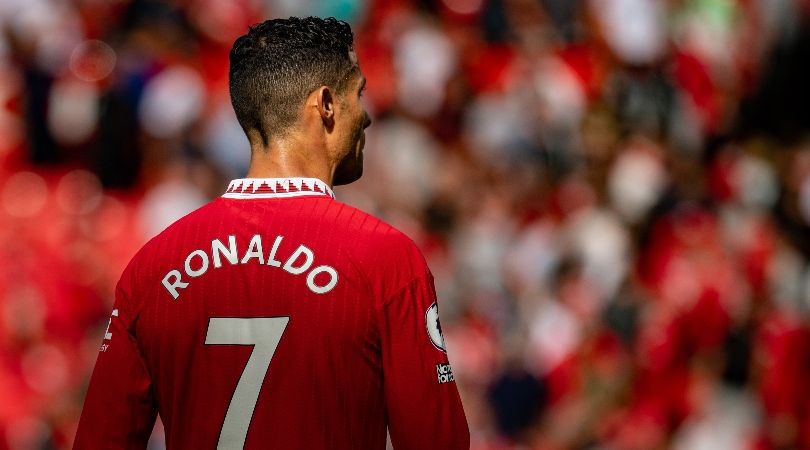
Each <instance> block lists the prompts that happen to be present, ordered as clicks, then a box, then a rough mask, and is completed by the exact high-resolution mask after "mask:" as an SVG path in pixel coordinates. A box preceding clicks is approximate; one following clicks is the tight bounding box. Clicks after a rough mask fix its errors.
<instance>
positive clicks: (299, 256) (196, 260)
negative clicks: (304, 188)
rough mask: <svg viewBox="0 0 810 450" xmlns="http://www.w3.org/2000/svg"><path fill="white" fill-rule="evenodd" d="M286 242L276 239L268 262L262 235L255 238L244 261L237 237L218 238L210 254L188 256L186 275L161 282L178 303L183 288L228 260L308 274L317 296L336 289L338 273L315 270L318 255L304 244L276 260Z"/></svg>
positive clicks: (172, 275) (309, 285)
mask: <svg viewBox="0 0 810 450" xmlns="http://www.w3.org/2000/svg"><path fill="white" fill-rule="evenodd" d="M283 240H284V236H276V238H275V240H274V241H273V245H272V247H271V249H270V252H269V253H267V258H266V260H265V253H264V251H263V249H264V248H265V246H264V242H263V241H262V236H261V235H259V234H255V235H253V237H252V238H251V239H250V243H249V244H248V246H247V249H246V250H245V252H244V253H241V258H240V253H239V251H238V250H239V247H238V246H237V242H236V236H234V235H230V236H228V244H227V245H225V244H224V243H223V242H222V241H221V240H219V239H214V240H212V241H211V247H210V252H207V251H206V250H208V249H205V250H199V249H198V250H194V251H192V252H191V253H189V254H188V256H186V260H185V263H184V264H183V269H184V273H183V272H180V270H179V269H172V270H170V271H169V272H168V273H166V276H164V277H163V280H162V281H161V283H162V284H163V287H164V288H166V291H167V292H168V293H169V294H170V295H171V296H172V298H173V299H175V300H177V299H178V298H179V297H180V289H185V288H187V287H188V285H189V283H190V282H191V281H192V280H191V279H192V278H197V277H200V276H202V275H204V274H205V273H206V272H207V271H208V269H209V267H210V266H211V263H213V266H214V268H215V269H219V268H220V267H222V265H223V262H224V261H227V262H228V263H230V264H231V265H236V264H248V263H251V264H263V265H267V266H270V267H277V268H280V269H282V270H284V271H285V272H287V273H289V274H291V275H302V274H304V273H307V276H306V284H307V288H309V290H310V291H312V292H313V293H315V294H326V293H327V292H329V291H331V290H332V289H334V288H335V286H337V283H338V273H337V270H335V268H334V267H331V266H327V265H320V266H315V267H314V268H313V264H314V262H315V254H314V253H313V252H312V250H310V249H309V248H308V247H307V246H305V245H303V244H300V245H299V246H298V248H296V249H295V251H293V252H292V253H291V254H290V255H289V256H288V257H287V258H286V259H285V260H284V262H282V261H281V260H278V259H276V254H277V253H278V249H279V246H280V245H281V242H282V241H283ZM223 260H224V261H223ZM310 269H311V270H310ZM184 275H185V277H184ZM319 275H320V276H319Z"/></svg>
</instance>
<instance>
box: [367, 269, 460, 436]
mask: <svg viewBox="0 0 810 450" xmlns="http://www.w3.org/2000/svg"><path fill="white" fill-rule="evenodd" d="M380 315H381V319H380V338H381V350H382V362H383V372H384V373H383V377H384V386H385V400H386V408H387V413H388V429H389V433H390V435H391V443H392V444H393V446H394V449H396V450H421V449H426V448H440V449H443V450H462V449H463V450H467V449H469V448H470V435H469V430H468V428H467V420H466V418H465V416H464V410H463V409H462V406H461V400H460V399H459V395H458V389H457V388H456V383H455V382H454V380H453V373H452V369H451V368H450V365H449V363H448V360H447V353H446V352H445V349H444V339H443V338H442V336H441V325H440V322H439V320H438V305H437V303H436V294H435V289H434V287H433V277H432V276H431V275H430V273H429V272H427V273H426V274H424V275H422V276H420V277H419V278H417V279H415V280H413V281H412V282H410V283H409V284H408V285H406V286H405V287H404V288H402V289H401V290H400V291H399V292H398V293H397V294H395V295H394V296H393V297H392V298H390V299H388V300H387V301H386V302H384V303H383V304H382V306H381V311H380Z"/></svg>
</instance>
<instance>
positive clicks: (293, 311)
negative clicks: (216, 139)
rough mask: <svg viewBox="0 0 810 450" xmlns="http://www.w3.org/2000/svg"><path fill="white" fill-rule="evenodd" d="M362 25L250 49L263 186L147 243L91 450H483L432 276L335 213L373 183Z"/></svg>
mask: <svg viewBox="0 0 810 450" xmlns="http://www.w3.org/2000/svg"><path fill="white" fill-rule="evenodd" d="M352 40H353V35H352V32H351V29H350V28H349V25H348V24H346V23H345V22H341V21H337V20H335V19H319V18H305V19H300V18H290V19H287V20H269V21H266V22H264V23H262V24H260V25H257V26H255V27H253V28H251V29H250V31H249V32H248V33H247V34H246V35H244V36H242V37H240V38H239V39H237V40H236V42H235V43H234V46H233V48H232V50H231V54H230V62H231V67H230V91H231V98H232V102H233V107H234V109H235V111H236V115H237V118H238V119H239V122H240V124H241V125H242V127H243V128H244V130H245V133H246V134H247V136H248V139H249V141H250V144H251V152H252V153H251V156H252V158H251V163H250V168H249V171H248V174H247V175H248V178H245V179H240V180H234V181H232V182H231V183H230V185H229V186H228V188H227V191H226V192H225V193H224V195H222V196H221V197H220V198H217V199H216V200H214V201H212V202H211V203H209V204H208V205H206V206H204V207H202V208H200V209H198V210H197V211H194V212H192V213H191V214H189V215H187V216H186V217H184V218H182V219H180V220H179V221H177V222H176V223H174V224H173V225H171V226H170V227H169V228H167V229H166V230H165V231H164V232H162V233H161V234H160V235H158V236H157V237H155V238H154V239H152V240H151V241H150V242H148V243H147V244H146V245H145V246H144V247H143V249H141V250H140V251H139V252H138V254H137V255H136V256H135V257H134V258H133V260H132V261H131V262H130V264H129V265H128V267H127V268H126V270H125V271H124V273H123V275H122V276H121V280H120V281H119V283H118V286H117V289H116V298H115V306H114V309H113V311H112V316H111V318H110V323H109V327H108V329H107V331H106V333H105V336H104V340H103V343H102V345H101V349H100V353H99V356H98V361H97V363H96V367H95V370H94V372H93V376H92V379H91V381H90V387H89V390H88V393H87V398H86V400H85V404H84V410H83V412H82V417H81V420H80V423H79V428H78V432H77V436H76V441H75V444H74V448H75V449H82V450H83V449H91V450H99V449H144V448H145V447H146V442H147V440H148V438H149V436H150V432H151V430H152V427H153V425H154V422H155V417H156V414H158V413H159V414H160V417H161V419H162V420H163V423H164V425H165V430H166V444H167V447H168V448H169V449H171V450H174V449H193V450H197V449H213V448H217V449H242V448H245V449H302V450H316V449H335V450H338V449H346V450H350V449H351V450H363V449H375V450H380V449H384V448H385V440H386V428H387V429H388V432H389V433H390V436H391V441H392V444H393V446H394V448H395V449H397V450H402V449H413V450H430V449H440V450H455V449H468V448H469V432H468V429H467V423H466V419H465V417H464V412H463V410H462V406H461V402H460V400H459V396H458V391H457V388H456V386H455V382H454V381H453V374H452V370H451V368H450V365H449V364H448V362H447V354H446V352H445V347H444V341H443V338H442V334H441V328H440V326H439V316H438V307H437V304H436V295H435V291H434V287H433V279H432V276H431V273H430V271H429V270H428V267H427V265H426V263H425V260H424V258H423V257H422V255H421V253H420V252H419V250H418V249H417V248H416V247H415V245H414V243H413V242H412V241H411V240H409V239H408V238H407V237H405V236H404V235H403V234H402V233H400V232H399V231H397V230H395V229H394V228H392V227H391V226H389V225H386V224H385V223H383V222H381V221H380V220H378V219H375V218H374V217H371V216H370V215H368V214H365V213H363V212H361V211H358V210H357V209H355V208H352V207H350V206H347V205H345V204H342V203H340V202H339V201H337V200H335V199H334V195H333V193H332V186H333V185H340V184H346V183H351V182H353V181H355V180H356V179H358V178H359V177H360V175H361V174H362V170H363V165H362V162H363V145H364V140H365V138H364V129H365V128H366V127H367V126H368V125H369V124H370V120H369V117H368V114H367V113H366V112H365V110H364V109H363V107H362V105H361V101H360V96H361V93H362V91H363V87H364V85H365V78H364V77H363V75H362V73H361V71H360V68H359V66H358V62H357V56H356V54H355V52H354V50H353V43H352Z"/></svg>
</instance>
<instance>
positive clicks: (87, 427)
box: [73, 281, 157, 450]
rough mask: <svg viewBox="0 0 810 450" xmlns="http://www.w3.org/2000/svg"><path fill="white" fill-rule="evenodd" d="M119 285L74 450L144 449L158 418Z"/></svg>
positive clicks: (132, 317) (130, 310) (130, 312)
mask: <svg viewBox="0 0 810 450" xmlns="http://www.w3.org/2000/svg"><path fill="white" fill-rule="evenodd" d="M123 285H124V283H123V281H122V282H119V284H118V288H117V289H116V294H115V296H116V300H115V306H114V309H113V311H112V315H111V317H110V322H109V326H108V327H107V331H106V332H105V333H104V340H103V341H102V344H101V348H100V349H99V355H98V359H97V360H96V367H95V369H94V370H93V375H92V377H91V379H90V386H89V388H88V392H87V397H86V398H85V401H84V409H83V410H82V416H81V419H80V421H79V427H78V430H77V432H76V440H75V442H74V444H73V448H74V450H85V449H87V450H90V449H139V450H143V449H145V448H146V445H147V442H148V440H149V436H150V435H151V432H152V428H153V427H154V424H155V419H156V416H157V408H156V404H155V401H154V396H153V392H152V382H151V378H150V376H149V372H148V371H147V369H146V366H145V364H144V360H143V357H142V356H141V353H140V351H139V349H138V345H137V343H136V340H135V337H134V322H135V311H133V309H134V308H132V307H131V306H130V304H129V302H128V300H129V299H128V295H127V289H126V288H125V287H124V286H123Z"/></svg>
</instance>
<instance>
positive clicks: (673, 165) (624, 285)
mask: <svg viewBox="0 0 810 450" xmlns="http://www.w3.org/2000/svg"><path fill="white" fill-rule="evenodd" d="M291 15H319V16H337V17H338V18H342V19H345V20H347V21H349V22H350V23H351V24H352V25H353V28H354V30H355V34H356V48H357V52H358V55H359V57H360V62H361V67H362V70H363V72H364V73H365V75H366V77H367V78H368V89H367V91H366V94H365V95H364V101H365V102H366V106H367V108H368V109H369V111H370V112H371V114H372V116H373V120H374V123H373V125H372V126H371V128H369V129H368V130H367V141H366V142H367V144H366V151H365V154H366V170H365V175H364V178H363V179H362V180H360V181H359V182H357V183H355V184H353V185H350V186H346V187H340V188H338V189H337V195H338V199H339V200H342V201H345V202H347V203H350V204H353V205H356V206H358V207H360V208H361V209H364V210H366V211H369V212H371V213H373V214H375V215H377V216H379V217H381V218H383V219H384V220H386V221H388V222H390V223H392V224H393V225H395V226H397V227H399V228H400V229H402V230H403V231H405V232H406V234H408V235H409V236H411V237H412V238H413V239H414V240H415V241H416V242H417V244H418V245H419V246H420V247H421V248H422V249H423V251H424V252H425V254H426V256H427V258H428V262H429V264H430V266H431V269H432V271H433V273H434V275H435V277H436V285H437V290H438V294H439V299H440V305H441V313H442V321H443V329H444V332H445V338H446V341H447V347H448V349H449V356H450V360H451V363H452V365H453V370H454V373H455V376H456V380H457V383H458V387H459V390H460V392H461V395H462V400H463V402H464V407H465V410H466V413H467V418H468V420H469V423H470V429H471V434H472V441H473V450H501V449H503V450H506V449H538V450H557V449H618V450H625V449H626V450H648V449H676V450H681V449H683V450H686V449H694V450H704V449H706V450H709V449H711V450H724V449H752V450H782V449H810V388H808V387H807V386H808V380H810V316H809V315H808V312H809V310H810V265H808V262H810V139H808V137H810V134H808V131H810V1H806V0H578V1H574V0H327V1H314V0H309V1H295V0H228V1H225V0H172V1H153V0H72V1H71V0H3V1H2V2H0V261H2V263H1V264H0V267H2V270H0V450H6V449H8V450H22V449H64V448H69V447H70V444H71V442H72V438H73V433H74V432H75V428H76V424H77V420H78V416H79V414H80V410H81V405H82V400H83V396H84V390H85V389H86V384H87V381H88V378H89V374H90V371H91V370H92V367H93V364H94V361H95V358H96V355H97V349H98V345H99V343H100V341H101V337H102V334H103V332H104V328H105V327H106V325H107V320H108V317H109V312H110V309H111V306H112V295H113V287H114V285H115V283H116V281H117V278H118V276H119V275H120V273H121V271H122V269H123V267H124V265H125V264H126V263H127V261H128V260H129V258H130V257H131V256H132V255H133V254H134V252H135V251H136V250H137V249H138V248H139V247H140V245H142V244H143V243H144V242H145V240H146V239H148V238H149V237H151V236H153V235H155V234H156V233H158V232H159V231H160V230H162V229H163V228H164V227H165V226H166V225H168V224H170V223H171V222H172V221H174V220H176V219H177V218H179V217H181V216H183V215H184V214H186V213H187V212H189V211H191V210H193V209H195V208H196V207H198V206H200V205H202V204H203V203H205V202H206V201H208V200H209V199H211V198H214V197H215V196H217V195H220V194H221V193H222V192H223V191H224V188H225V187H226V186H227V181H228V180H229V179H231V178H236V177H241V176H243V175H244V172H245V170H246V168H247V164H248V158H249V147H248V144H247V140H246V138H245V137H244V136H243V134H242V131H241V129H240V127H239V125H238V123H237V122H236V119H235V116H234V115H233V112H232V110H231V106H230V101H229V97H228V91H227V74H228V51H229V49H230V45H231V44H232V42H233V40H234V39H235V38H236V37H237V36H239V35H241V34H243V33H244V32H245V31H246V28H247V26H248V25H250V24H253V23H257V22H260V21H262V20H263V19H264V18H267V17H287V16H291ZM160 437H161V429H160V425H158V427H157V428H156V430H155V433H154V439H153V442H152V444H151V446H150V447H151V448H154V449H160V448H163V447H162V446H163V444H162V441H161V439H160Z"/></svg>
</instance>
